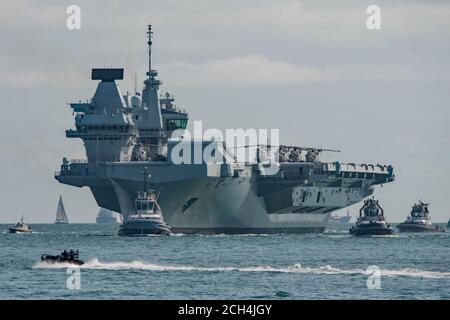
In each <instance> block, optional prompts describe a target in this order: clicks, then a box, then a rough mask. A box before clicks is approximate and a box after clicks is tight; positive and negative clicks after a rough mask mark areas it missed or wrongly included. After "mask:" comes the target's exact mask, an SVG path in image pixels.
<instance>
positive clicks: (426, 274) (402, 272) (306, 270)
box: [33, 258, 450, 279]
mask: <svg viewBox="0 0 450 320" xmlns="http://www.w3.org/2000/svg"><path fill="white" fill-rule="evenodd" d="M73 266H74V265H72V264H69V263H58V264H55V263H47V262H42V261H41V262H38V263H36V264H35V265H34V266H33V268H68V267H73ZM80 268H81V269H94V270H95V269H98V270H148V271H197V272H273V273H299V274H325V275H335V274H347V275H358V274H361V275H369V274H368V273H367V271H366V270H364V269H340V268H335V267H332V266H329V265H325V266H319V267H303V266H302V265H301V264H300V263H297V264H294V265H292V266H288V267H272V266H254V267H197V266H189V265H166V264H157V263H150V262H144V261H130V262H125V261H124V262H122V261H117V262H100V261H99V260H98V259H97V258H93V259H91V260H89V261H88V262H86V263H85V264H84V265H82V266H81V267H80ZM381 276H388V277H415V278H431V279H439V278H449V279H450V272H439V271H426V270H419V269H413V268H403V269H381Z"/></svg>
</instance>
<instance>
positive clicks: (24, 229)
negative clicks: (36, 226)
mask: <svg viewBox="0 0 450 320" xmlns="http://www.w3.org/2000/svg"><path fill="white" fill-rule="evenodd" d="M32 232H33V231H32V230H31V227H30V226H29V225H27V224H26V223H25V222H23V216H22V218H21V219H20V221H19V222H17V223H16V224H15V225H14V226H11V227H9V233H32Z"/></svg>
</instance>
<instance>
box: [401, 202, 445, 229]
mask: <svg viewBox="0 0 450 320" xmlns="http://www.w3.org/2000/svg"><path fill="white" fill-rule="evenodd" d="M429 206H430V204H429V203H423V202H422V201H419V203H414V205H413V206H412V209H411V213H410V215H409V216H408V217H407V219H406V221H405V222H403V223H400V224H399V225H398V226H397V228H398V229H399V230H400V232H445V229H444V228H441V227H439V226H436V225H434V224H433V222H432V221H431V217H430V210H429V209H428V207H429Z"/></svg>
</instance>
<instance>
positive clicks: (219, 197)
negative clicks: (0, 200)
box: [56, 161, 393, 233]
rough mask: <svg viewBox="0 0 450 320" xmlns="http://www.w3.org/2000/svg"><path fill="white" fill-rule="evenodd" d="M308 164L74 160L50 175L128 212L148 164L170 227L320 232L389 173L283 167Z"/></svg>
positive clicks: (208, 230) (376, 169)
mask: <svg viewBox="0 0 450 320" xmlns="http://www.w3.org/2000/svg"><path fill="white" fill-rule="evenodd" d="M310 165H311V164H308V163H297V164H295V163H288V164H281V165H280V172H279V173H278V174H277V175H267V176H265V175H264V174H263V173H262V172H263V169H262V168H261V167H260V166H259V165H245V166H239V167H234V168H233V167H232V166H230V165H229V164H221V165H208V164H204V165H173V164H170V162H164V161H156V162H128V163H124V162H122V163H119V162H117V163H102V164H87V163H86V164H81V163H73V164H71V165H70V166H69V167H68V168H66V169H65V170H63V171H61V172H58V173H57V175H56V179H57V180H59V181H60V182H62V183H64V184H69V185H73V186H78V187H82V186H87V187H89V188H90V189H91V191H92V193H93V195H94V197H95V199H96V201H97V203H98V204H99V205H100V206H102V207H105V208H108V209H110V210H113V211H118V212H128V211H130V210H131V206H132V204H131V203H132V199H133V196H132V195H133V194H135V193H136V192H137V191H138V190H139V188H140V187H141V186H142V183H143V182H142V175H141V174H140V172H142V170H144V167H145V168H148V170H149V172H150V173H151V179H150V181H149V183H150V186H151V188H152V189H155V190H158V192H160V198H159V204H160V206H161V210H162V215H163V218H164V221H165V222H167V224H169V225H170V226H171V228H172V231H173V232H177V233H317V232H323V231H324V229H325V227H326V225H327V221H328V219H329V217H330V214H331V213H332V212H333V211H335V210H338V209H341V208H344V207H347V206H350V205H352V204H354V203H357V202H359V201H361V200H362V199H363V198H365V197H367V196H369V195H371V194H372V193H373V185H376V184H380V183H387V182H389V181H391V180H392V179H393V177H392V173H390V172H388V170H387V168H385V167H376V166H372V167H371V168H369V169H366V167H364V166H356V165H352V166H349V167H347V166H346V165H342V164H341V165H340V167H339V169H337V168H336V167H335V166H332V165H330V164H326V165H324V167H322V168H321V169H320V174H317V175H315V176H314V175H313V176H309V177H308V178H309V180H308V181H306V180H305V179H304V178H305V177H303V176H300V175H295V174H292V175H289V174H285V173H283V172H289V171H292V172H294V171H295V172H297V171H299V170H298V169H299V167H303V168H305V167H309V166H310ZM325 167H326V168H325ZM293 169H295V170H293ZM324 169H328V170H324ZM347 170H348V171H347ZM364 170H366V171H370V172H365V171H364ZM358 171H361V172H358ZM368 177H369V178H368Z"/></svg>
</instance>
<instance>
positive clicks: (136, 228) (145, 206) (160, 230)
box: [119, 190, 172, 236]
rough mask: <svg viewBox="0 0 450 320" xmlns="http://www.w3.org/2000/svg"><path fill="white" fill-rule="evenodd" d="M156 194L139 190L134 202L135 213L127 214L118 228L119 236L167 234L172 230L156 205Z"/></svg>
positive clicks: (151, 191)
mask: <svg viewBox="0 0 450 320" xmlns="http://www.w3.org/2000/svg"><path fill="white" fill-rule="evenodd" d="M157 200H158V194H157V193H156V192H155V191H153V190H150V191H140V192H138V195H137V197H136V200H135V202H134V206H135V213H134V214H131V215H128V216H127V217H126V219H125V220H124V222H123V224H121V225H120V228H119V236H145V235H149V234H160V235H169V234H171V233H172V232H171V231H170V227H169V226H168V225H167V224H166V223H165V222H164V220H163V217H162V214H161V209H160V207H159V205H158V202H157Z"/></svg>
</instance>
